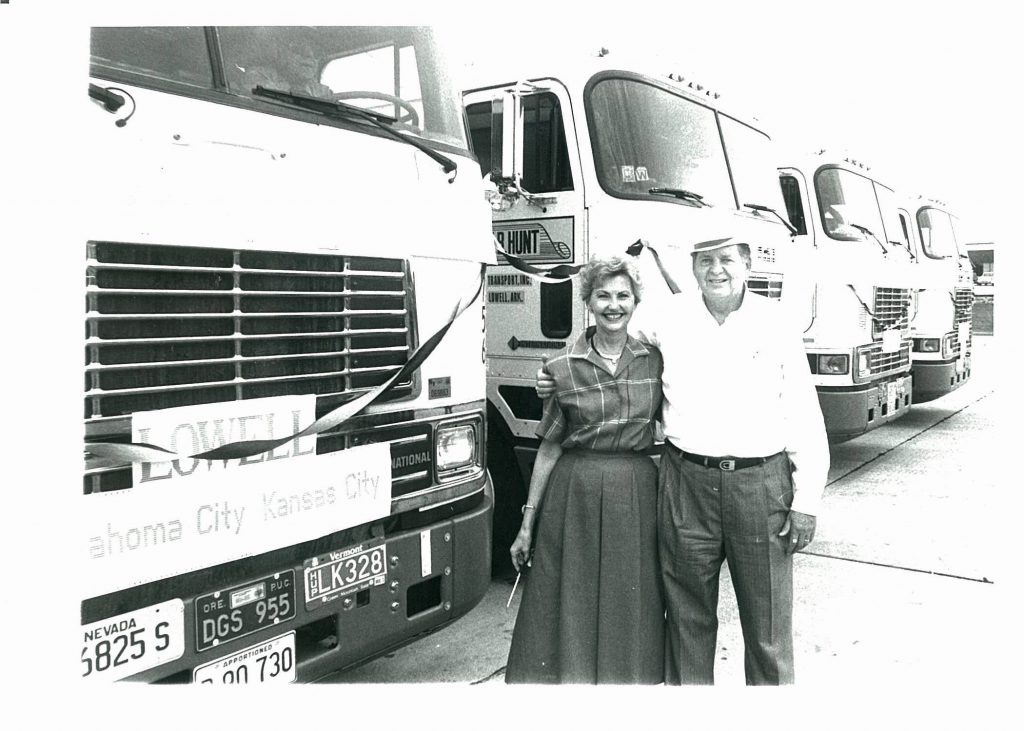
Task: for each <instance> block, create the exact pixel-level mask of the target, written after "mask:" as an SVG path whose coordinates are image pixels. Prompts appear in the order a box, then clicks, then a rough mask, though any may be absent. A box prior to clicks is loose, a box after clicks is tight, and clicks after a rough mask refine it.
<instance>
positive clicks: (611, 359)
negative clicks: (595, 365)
mask: <svg viewBox="0 0 1024 731" xmlns="http://www.w3.org/2000/svg"><path fill="white" fill-rule="evenodd" d="M590 344H591V346H592V347H593V348H594V352H595V353H597V354H598V355H599V356H601V357H602V358H604V359H605V360H606V361H608V362H609V363H611V365H612V368H617V367H618V365H619V358H621V357H622V351H623V350H625V348H626V343H622V347H620V348H619V352H618V353H616V354H615V355H607V354H605V353H602V352H601V350H600V349H599V348H598V347H597V338H593V339H591V341H590Z"/></svg>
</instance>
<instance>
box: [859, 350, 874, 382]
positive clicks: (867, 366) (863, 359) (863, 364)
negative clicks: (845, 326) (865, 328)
mask: <svg viewBox="0 0 1024 731" xmlns="http://www.w3.org/2000/svg"><path fill="white" fill-rule="evenodd" d="M870 375H871V354H870V353H868V351H866V350H859V351H857V377H858V378H867V377H868V376H870Z"/></svg>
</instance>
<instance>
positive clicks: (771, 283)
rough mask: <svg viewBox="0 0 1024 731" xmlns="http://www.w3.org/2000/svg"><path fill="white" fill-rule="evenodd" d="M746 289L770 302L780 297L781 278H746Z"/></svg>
mask: <svg viewBox="0 0 1024 731" xmlns="http://www.w3.org/2000/svg"><path fill="white" fill-rule="evenodd" d="M747 289H749V290H750V291H751V292H753V293H754V294H759V295H761V296H762V297H767V298H768V299H770V300H777V299H779V298H780V297H782V277H778V278H770V277H763V276H755V275H750V276H748V277H747Z"/></svg>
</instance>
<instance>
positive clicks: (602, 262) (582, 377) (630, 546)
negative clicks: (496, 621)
mask: <svg viewBox="0 0 1024 731" xmlns="http://www.w3.org/2000/svg"><path fill="white" fill-rule="evenodd" d="M580 290H581V291H580V296H581V298H582V299H583V301H584V302H585V303H586V304H587V307H588V309H589V310H590V311H591V313H592V314H593V319H594V323H595V327H594V328H589V329H588V330H587V332H585V333H584V334H583V335H581V336H580V338H579V340H577V341H576V343H575V344H574V345H573V346H572V348H570V349H569V350H568V351H567V352H566V353H565V354H564V355H561V356H559V357H557V358H554V359H553V360H551V361H549V362H548V364H547V368H548V370H549V371H550V372H551V374H552V375H553V376H554V379H555V382H556V392H555V396H554V398H550V399H548V400H547V401H546V402H545V405H544V417H543V419H542V420H541V423H540V426H539V427H538V429H537V435H538V436H539V437H541V439H542V442H541V446H540V450H539V451H538V453H537V460H536V462H535V464H534V468H533V477H532V479H531V481H530V491H529V496H528V498H527V502H526V505H525V506H524V507H523V524H522V527H521V528H520V530H519V534H518V535H517V536H516V539H515V541H514V542H513V544H512V549H511V553H512V563H513V564H515V567H516V570H517V571H521V570H523V567H524V565H526V566H530V568H529V572H528V574H527V576H526V582H525V589H524V592H523V599H522V603H521V605H520V607H519V616H518V617H517V618H516V625H515V630H514V631H513V634H512V646H511V649H510V650H509V659H508V666H507V668H506V671H505V681H506V682H508V683H660V682H662V680H663V666H662V659H663V657H664V605H663V600H662V594H661V583H660V578H659V572H658V544H657V535H656V509H657V468H656V467H655V465H654V462H653V461H652V460H651V458H650V457H648V456H646V455H645V454H643V450H645V449H646V448H648V447H650V446H651V445H652V444H653V442H654V423H653V421H654V416H655V414H656V413H657V411H658V408H659V406H660V405H661V367H662V361H661V353H659V352H658V350H657V349H655V348H653V347H651V346H648V345H643V344H641V343H640V342H639V341H638V340H636V339H635V338H632V337H630V336H629V335H627V333H626V326H627V325H628V323H629V320H630V318H631V317H632V315H633V310H634V308H635V307H636V305H637V303H639V301H640V294H641V285H640V277H639V273H638V272H637V269H636V266H635V265H634V264H633V263H632V262H631V261H629V260H628V259H620V258H618V257H612V258H607V259H593V260H591V261H590V262H589V263H588V264H587V265H586V266H585V267H584V268H583V270H582V271H581V273H580ZM531 547H532V549H533V550H532V560H531Z"/></svg>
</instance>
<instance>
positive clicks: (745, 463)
mask: <svg viewBox="0 0 1024 731" xmlns="http://www.w3.org/2000/svg"><path fill="white" fill-rule="evenodd" d="M665 443H666V444H668V445H669V447H671V448H672V449H673V450H674V451H675V452H676V453H677V454H678V455H679V456H680V457H682V458H683V459H685V460H686V461H687V462H693V463H694V464H699V465H701V466H702V467H709V468H712V469H719V470H722V471H723V472H735V471H736V470H744V469H746V468H747V467H756V466H758V465H762V464H764V463H765V462H767V461H768V460H770V459H771V458H772V457H774V456H776V454H779V453H778V452H777V453H776V454H770V455H768V456H767V457H708V456H706V455H703V454H694V453H693V452H685V451H683V450H682V449H679V447H677V446H676V445H674V444H672V443H671V442H669V441H666V442H665Z"/></svg>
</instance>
